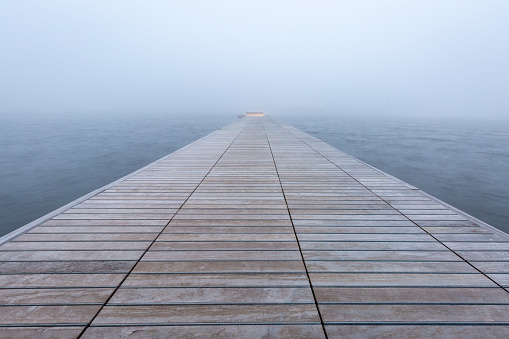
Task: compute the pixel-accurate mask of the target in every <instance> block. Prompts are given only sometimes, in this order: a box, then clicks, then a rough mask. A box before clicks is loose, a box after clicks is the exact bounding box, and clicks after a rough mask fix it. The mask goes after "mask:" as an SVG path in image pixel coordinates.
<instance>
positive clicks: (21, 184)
mask: <svg viewBox="0 0 509 339" xmlns="http://www.w3.org/2000/svg"><path fill="white" fill-rule="evenodd" d="M276 118H279V119H280V120H283V121H284V122H286V123H288V124H291V125H293V126H295V127H297V128H299V129H301V130H303V131H305V132H307V133H309V134H311V135H314V136H316V137H317V138H319V139H322V140H323V141H325V142H327V143H329V144H331V145H333V146H335V147H337V148H339V149H341V150H343V151H345V152H347V153H349V154H351V155H353V156H355V157H357V158H359V159H361V160H363V161H365V162H367V163H369V164H371V165H373V166H375V167H377V168H379V169H381V170H383V171H385V172H387V173H389V174H392V175H394V176H396V177H398V178H400V179H402V180H404V181H406V182H408V183H410V184H412V185H414V186H417V187H419V188H421V189H422V190H424V191H425V192H428V193H430V194H432V195H434V196H436V197H438V198H440V199H442V200H444V201H445V202H448V203H450V204H451V205H453V206H455V207H458V208H460V209H461V210H463V211H465V212H467V213H469V214H472V215H473V216H475V217H477V218H479V219H481V220H483V221H485V222H487V223H489V224H491V225H493V226H495V227H497V228H499V229H501V230H504V231H506V232H509V206H508V205H509V123H507V122H504V123H501V122H474V121H470V122H465V121H453V120H449V121H447V120H441V121H440V120H425V119H419V120H417V119H414V120H412V119H396V118H393V119H387V118H384V119H381V118H372V117H371V118H367V117H338V116H307V115H301V116H293V115H284V116H276ZM235 119H236V117H235V116H234V115H233V116H232V115H187V116H186V115H181V116H179V115H177V116H171V117H143V118H142V117H124V118H119V117H115V118H100V117H89V118H80V119H73V118H62V117H60V118H45V119H42V118H40V119H34V118H30V119H27V118H23V117H18V118H16V117H11V118H8V119H2V120H1V121H0V236H1V235H3V234H6V233H8V232H10V231H12V230H14V229H16V228H18V227H21V226H23V225H24V224H26V223H28V222H30V221H32V220H35V219H37V218H39V217H41V216H43V215H44V214H46V213H48V212H50V211H52V210H54V209H57V208H58V207H61V206H62V205H65V204H66V203H68V202H70V201H72V200H74V199H77V198H78V197H80V196H82V195H84V194H86V193H88V192H90V191H93V190H95V189H97V188H99V187H101V186H103V185H106V184H108V183H110V182H112V181H114V180H116V179H118V178H120V177H122V176H124V175H126V174H128V173H130V172H132V171H135V170H137V169H138V168H140V167H143V166H144V165H146V164H148V163H150V162H152V161H154V160H157V159H158V158H160V157H162V156H164V155H166V154H168V153H171V152H173V151H175V150H177V149H179V148H181V147H182V146H185V145H187V144H188V143H190V142H192V141H194V140H196V139H198V138H200V137H202V136H205V135H206V134H208V133H210V132H212V131H214V130H216V129H218V128H221V127H222V126H224V125H226V124H228V123H230V122H232V121H234V120H235Z"/></svg>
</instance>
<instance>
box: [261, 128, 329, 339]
mask: <svg viewBox="0 0 509 339" xmlns="http://www.w3.org/2000/svg"><path fill="white" fill-rule="evenodd" d="M262 123H263V129H264V131H265V137H266V138H267V144H268V146H269V150H270V154H271V156H272V162H273V163H274V168H275V170H276V174H277V177H278V180H279V186H280V187H281V193H282V194H283V198H284V200H285V204H286V209H287V211H288V215H289V217H290V222H291V223H292V228H293V233H294V235H295V240H296V241H297V245H298V246H299V252H300V255H301V258H302V264H303V265H304V269H305V270H306V276H307V279H308V282H309V287H310V288H311V293H312V294H313V299H314V301H315V307H316V311H317V313H318V316H319V317H320V323H321V325H322V329H323V333H324V336H325V338H326V339H328V335H327V331H326V329H325V323H324V321H323V317H322V313H321V312H320V307H318V299H317V298H316V295H315V290H314V288H313V283H312V282H311V278H310V276H309V272H308V268H307V266H306V260H305V259H304V254H303V253H302V249H301V247H300V243H299V237H298V235H297V231H296V230H295V225H294V224H293V218H292V214H291V212H290V207H289V206H288V202H287V200H286V195H285V190H284V188H283V184H282V183H281V177H280V176H279V171H278V168H277V164H276V159H274V153H273V152H272V146H271V144H270V140H269V136H268V134H267V129H266V127H265V121H262Z"/></svg>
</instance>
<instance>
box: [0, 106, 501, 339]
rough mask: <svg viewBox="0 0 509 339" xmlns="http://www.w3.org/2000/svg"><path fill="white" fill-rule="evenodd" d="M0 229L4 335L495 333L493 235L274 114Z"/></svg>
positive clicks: (496, 242) (497, 279)
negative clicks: (33, 219) (8, 230)
mask: <svg viewBox="0 0 509 339" xmlns="http://www.w3.org/2000/svg"><path fill="white" fill-rule="evenodd" d="M46 219H47V220H46ZM1 241H2V242H4V243H3V245H1V246H0V274H1V275H0V300H1V304H2V306H0V337H1V338H8V337H15V338H21V337H31V338H44V337H47V338H67V337H68V338H76V337H80V336H81V337H82V338H118V337H129V338H147V337H150V338H156V337H161V338H165V337H199V338H203V337H216V338H232V337H238V338H258V337H259V338H262V337H263V338H271V337H274V338H301V337H302V338H324V337H325V336H326V335H327V336H328V337H329V338H335V337H369V336H376V337H384V336H385V337H388V338H389V337H390V338H392V337H398V336H402V337H408V336H414V337H420V336H422V337H447V336H449V337H453V336H454V337H469V336H474V337H487V338H489V337H508V336H509V293H508V291H507V290H506V288H507V287H509V239H508V237H507V235H506V234H505V233H502V232H499V231H497V230H495V229H492V228H490V227H489V226H487V225H484V224H482V223H480V222H478V221H476V220H475V219H473V218H471V217H469V216H467V215H465V214H464V213H462V212H459V211H457V210H455V209H454V208H451V207H450V206H447V205H445V204H443V203H441V202H440V201H437V200H435V199H434V198H433V197H430V196H428V195H426V194H425V193H423V192H421V191H420V190H418V189H417V188H415V187H412V186H411V185H408V184H405V183H404V182H401V181H399V180H397V179H395V178H393V177H391V176H389V175H386V174H384V173H382V172H380V171H378V170H376V169H374V168H372V167H370V166H369V165H366V164H364V163H363V162H361V161H359V160H357V159H355V158H353V157H351V156H349V155H347V154H345V153H342V152H341V151H339V150H337V149H335V148H333V147H332V146H330V145H328V144H326V143H324V142H321V141H319V140H317V139H315V138H314V137H311V136H309V135H307V134H305V133H303V132H301V131H299V130H297V129H294V128H292V127H289V126H284V125H281V124H280V123H278V122H276V121H275V120H273V119H271V118H270V117H257V116H252V117H245V118H242V119H239V120H238V121H235V122H234V123H232V124H230V125H228V126H226V127H224V128H222V129H220V130H218V131H215V132H214V133H212V134H210V135H208V136H206V137H204V138H202V139H200V140H198V141H196V142H194V143H192V144H190V145H188V146H186V147H184V148H183V149H181V150H178V151H177V152H175V153H172V154H170V155H169V156H167V157H165V158H163V159H161V160H159V161H157V162H155V163H153V164H151V165H149V166H147V167H146V168H144V169H142V170H140V171H137V172H135V173H134V174H132V175H130V176H128V177H126V178H123V179H122V180H119V181H117V182H115V183H113V184H112V185H108V186H107V187H105V188H103V189H101V190H99V191H97V192H94V193H93V194H90V195H88V196H86V197H85V198H84V199H81V200H79V201H77V202H74V203H72V204H71V206H67V207H66V208H63V209H61V210H59V211H57V212H55V213H53V214H52V215H50V216H49V217H47V218H44V219H43V220H42V222H41V221H39V222H37V223H35V224H32V225H29V226H27V227H25V228H23V229H21V230H20V231H19V232H17V233H16V234H11V235H9V236H7V237H4V238H2V240H1Z"/></svg>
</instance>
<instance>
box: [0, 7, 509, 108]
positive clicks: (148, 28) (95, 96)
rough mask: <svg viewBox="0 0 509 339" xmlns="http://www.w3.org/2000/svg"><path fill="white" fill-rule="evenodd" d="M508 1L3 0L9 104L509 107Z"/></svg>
mask: <svg viewBox="0 0 509 339" xmlns="http://www.w3.org/2000/svg"><path fill="white" fill-rule="evenodd" d="M508 107H509V1H507V0H500V1H494V0H475V1H472V0H437V1H435V0H425V1H424V0H415V1H412V0H400V1H398V0H392V1H390V0H383V1H381V0H373V1H363V0H348V1H346V0H330V1H321V0H313V1H299V0H292V1H286V0H270V1H265V0H256V1H241V0H232V1H221V0H214V1H210V0H207V1H192V0H186V1H167V0H164V1H163V0H161V1H157V0H143V1H142V0H139V1H128V0H118V1H111V0H98V1H96V0H86V1H85V0H83V1H70V0H61V1H56V0H45V1H41V0H37V1H30V0H0V114H3V115H8V114H17V113H25V114H34V115H51V114H66V115H69V114H71V115H72V114H75V115H82V114H141V113H147V112H150V113H157V114H160V113H176V112H179V113H182V112H183V113H186V112H189V113H190V112H211V113H219V112H228V113H234V114H237V113H241V112H244V111H248V110H264V111H267V112H271V113H278V112H283V113H284V112H292V111H295V112H309V113H314V112H327V113H331V112H332V113H338V114H339V113H364V114H379V115H392V114H395V115H409V116H412V115H433V116H442V115H444V116H460V117H463V116H464V117H470V116H480V117H488V116H490V117H506V116H508V115H509V108H508Z"/></svg>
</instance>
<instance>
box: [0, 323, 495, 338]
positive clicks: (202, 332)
mask: <svg viewBox="0 0 509 339" xmlns="http://www.w3.org/2000/svg"><path fill="white" fill-rule="evenodd" d="M0 333H1V332H0ZM492 333H493V332H492ZM123 337H131V338H178V337H181V338H182V337H183V338H206V337H210V338H225V339H226V338H295V339H306V338H317V339H320V338H325V335H324V333H323V328H322V326H321V325H304V324H292V325H280V324H279V325H234V324H229V325H199V326H192V325H185V326H178V325H172V326H121V327H119V326H115V327H101V326H92V327H90V328H88V329H87V330H86V332H85V334H84V335H83V336H82V338H84V339H102V338H123Z"/></svg>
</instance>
